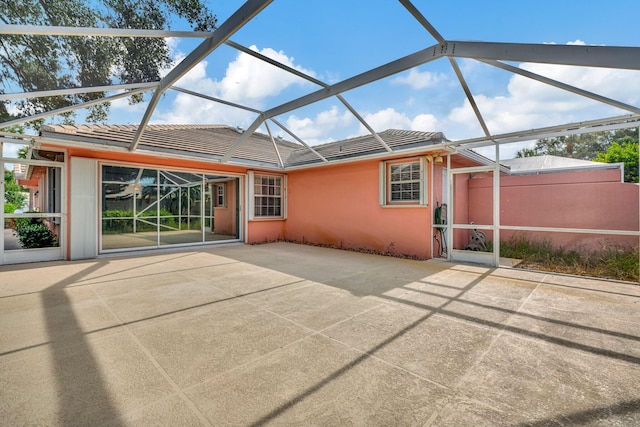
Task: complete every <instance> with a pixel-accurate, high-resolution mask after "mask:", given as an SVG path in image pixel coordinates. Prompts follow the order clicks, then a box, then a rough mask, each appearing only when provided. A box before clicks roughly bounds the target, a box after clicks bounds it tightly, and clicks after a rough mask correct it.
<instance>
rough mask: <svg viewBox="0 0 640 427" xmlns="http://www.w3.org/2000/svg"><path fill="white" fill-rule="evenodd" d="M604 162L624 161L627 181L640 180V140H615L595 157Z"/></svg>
mask: <svg viewBox="0 0 640 427" xmlns="http://www.w3.org/2000/svg"><path fill="white" fill-rule="evenodd" d="M595 160H596V161H597V162H604V163H624V180H625V182H638V142H637V141H632V140H631V139H628V140H626V141H625V140H623V141H622V142H621V143H618V142H614V143H612V144H611V146H610V147H609V149H607V151H606V152H605V153H599V154H598V157H597V158H596V159H595Z"/></svg>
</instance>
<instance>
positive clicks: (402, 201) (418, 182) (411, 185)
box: [380, 158, 427, 206]
mask: <svg viewBox="0 0 640 427" xmlns="http://www.w3.org/2000/svg"><path fill="white" fill-rule="evenodd" d="M425 175H426V174H425V161H424V159H423V158H416V159H407V160H400V161H395V160H394V161H388V162H382V163H381V164H380V204H381V205H382V206H402V205H426V204H427V202H426V200H427V197H426V194H427V189H426V179H425Z"/></svg>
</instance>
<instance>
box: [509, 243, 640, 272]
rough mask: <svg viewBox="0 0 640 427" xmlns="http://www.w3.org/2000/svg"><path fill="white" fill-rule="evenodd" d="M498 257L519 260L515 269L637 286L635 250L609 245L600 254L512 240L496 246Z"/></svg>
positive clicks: (548, 244) (637, 269) (636, 250)
mask: <svg viewBox="0 0 640 427" xmlns="http://www.w3.org/2000/svg"><path fill="white" fill-rule="evenodd" d="M500 256H503V257H507V258H517V259H521V260H522V263H521V264H519V265H518V267H519V268H529V269H535V270H542V271H549V272H554V273H566V274H574V275H578V276H591V277H600V278H604V279H615V280H624V281H630V282H639V281H640V277H639V276H640V273H639V269H640V266H639V263H638V248H637V247H636V248H635V249H634V250H623V249H621V248H619V247H617V246H616V245H613V244H611V245H609V246H608V247H606V248H604V249H603V250H601V251H582V250H571V251H569V250H566V249H563V248H562V247H559V246H554V245H552V244H551V242H549V241H528V240H525V239H523V238H514V239H511V240H509V241H508V242H506V243H503V244H501V245H500Z"/></svg>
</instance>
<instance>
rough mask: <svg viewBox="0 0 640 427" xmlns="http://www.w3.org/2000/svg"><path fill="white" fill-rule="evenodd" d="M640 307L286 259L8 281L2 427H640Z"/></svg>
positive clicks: (550, 289)
mask: <svg viewBox="0 0 640 427" xmlns="http://www.w3.org/2000/svg"><path fill="white" fill-rule="evenodd" d="M639 320H640V287H639V286H637V285H633V284H624V283H615V282H605V281H597V280H591V279H581V278H575V277H566V276H557V275H551V274H545V273H535V272H527V271H520V270H515V269H502V268H501V269H492V268H486V267H481V266H472V265H460V264H451V263H446V262H441V261H427V262H419V261H411V260H403V259H397V258H390V257H381V256H375V255H368V254H361V253H354V252H347V251H339V250H332V249H325V248H318V247H311V246H304V245H294V244H287V243H275V244H265V245H259V246H244V245H231V246H220V247H215V248H207V249H202V250H190V251H181V252H164V253H158V254H151V255H139V256H127V257H110V258H102V259H97V260H89V261H82V262H54V263H37V264H29V265H20V266H4V267H2V268H1V269H0V361H1V363H0V424H2V425H11V426H18V425H65V426H68V425H78V426H96V425H107V426H121V425H126V426H129V425H139V426H150V425H169V426H183V425H223V426H224V425H243V426H257V425H305V426H306V425H320V426H329V425H330V426H344V425H362V426H375V425H387V426H389V425H393V426H396V425H397V426H409V425H418V426H431V425H433V426H467V425H468V426H481V425H487V426H502V425H509V426H525V425H531V426H547V425H549V426H557V425H580V426H583V425H588V426H605V425H606V426H612V425H614V426H615V425H620V426H637V425H640V327H639V326H638V325H639Z"/></svg>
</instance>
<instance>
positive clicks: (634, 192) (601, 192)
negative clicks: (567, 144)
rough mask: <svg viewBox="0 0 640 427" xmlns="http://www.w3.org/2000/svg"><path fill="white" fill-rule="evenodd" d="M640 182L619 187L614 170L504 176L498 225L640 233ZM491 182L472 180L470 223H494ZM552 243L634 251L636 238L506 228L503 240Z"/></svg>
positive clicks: (618, 176)
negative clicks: (519, 237) (519, 238)
mask: <svg viewBox="0 0 640 427" xmlns="http://www.w3.org/2000/svg"><path fill="white" fill-rule="evenodd" d="M639 190H640V187H639V186H638V185H637V184H629V183H621V182H620V172H619V171H616V170H603V171H580V172H560V173H551V174H540V175H519V176H501V178H500V203H501V210H500V223H501V225H510V226H530V227H560V228H584V229H603V230H606V229H611V230H631V231H637V230H638V224H639V218H638V206H639V205H638V195H639ZM491 192H492V180H491V177H490V176H487V175H479V176H476V177H474V178H473V179H470V180H469V205H468V209H469V221H474V222H475V223H481V224H490V223H491V217H492V215H493V212H492V206H491V203H487V202H486V201H487V200H490V197H491ZM514 233H515V234H519V235H522V236H525V237H526V238H528V239H537V240H550V241H552V242H554V243H556V244H561V245H563V246H566V247H568V248H570V249H574V248H576V249H577V248H580V247H582V248H587V249H597V247H598V246H600V247H601V246H602V245H603V244H605V243H606V242H615V243H617V244H620V245H623V246H627V247H633V246H637V245H638V238H637V237H633V236H631V237H628V236H603V235H595V234H574V233H541V232H538V233H532V232H527V233H524V232H522V231H518V232H513V231H508V230H503V231H502V232H501V240H502V241H506V240H508V239H509V238H510V237H511V236H513V234H514Z"/></svg>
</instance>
